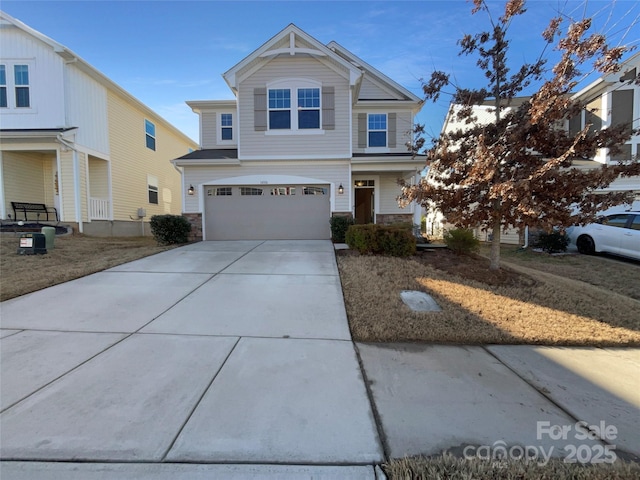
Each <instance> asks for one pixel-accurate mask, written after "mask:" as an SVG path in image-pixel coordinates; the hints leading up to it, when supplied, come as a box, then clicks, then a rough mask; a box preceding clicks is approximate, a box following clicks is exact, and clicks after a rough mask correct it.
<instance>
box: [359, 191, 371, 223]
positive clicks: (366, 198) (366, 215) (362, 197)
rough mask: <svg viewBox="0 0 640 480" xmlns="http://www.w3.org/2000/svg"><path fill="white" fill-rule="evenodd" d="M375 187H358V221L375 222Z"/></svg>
mask: <svg viewBox="0 0 640 480" xmlns="http://www.w3.org/2000/svg"><path fill="white" fill-rule="evenodd" d="M374 190H375V189H374V188H362V187H359V188H356V189H355V194H356V223H358V224H364V223H373V220H374V217H373V214H374V205H375V203H374V201H373V199H374V197H373V195H374Z"/></svg>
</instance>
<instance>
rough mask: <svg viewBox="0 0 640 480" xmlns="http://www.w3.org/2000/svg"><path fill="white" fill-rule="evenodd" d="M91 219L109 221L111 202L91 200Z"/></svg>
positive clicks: (98, 199) (99, 199)
mask: <svg viewBox="0 0 640 480" xmlns="http://www.w3.org/2000/svg"><path fill="white" fill-rule="evenodd" d="M89 217H90V218H91V220H109V200H108V199H105V198H91V199H90V200H89Z"/></svg>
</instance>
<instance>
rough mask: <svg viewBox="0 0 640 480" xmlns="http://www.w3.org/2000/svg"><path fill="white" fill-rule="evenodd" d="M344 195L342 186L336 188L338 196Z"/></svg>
mask: <svg viewBox="0 0 640 480" xmlns="http://www.w3.org/2000/svg"><path fill="white" fill-rule="evenodd" d="M343 193H344V187H343V186H342V184H340V186H339V187H338V195H342V194H343Z"/></svg>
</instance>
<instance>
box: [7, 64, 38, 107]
mask: <svg viewBox="0 0 640 480" xmlns="http://www.w3.org/2000/svg"><path fill="white" fill-rule="evenodd" d="M32 69H33V62H29V61H24V60H15V61H7V62H5V63H3V64H0V108H11V109H13V108H15V109H24V110H26V111H28V112H31V113H35V112H34V111H33V109H32V98H31V96H32V92H31V87H32V85H31V73H32V72H31V70H32Z"/></svg>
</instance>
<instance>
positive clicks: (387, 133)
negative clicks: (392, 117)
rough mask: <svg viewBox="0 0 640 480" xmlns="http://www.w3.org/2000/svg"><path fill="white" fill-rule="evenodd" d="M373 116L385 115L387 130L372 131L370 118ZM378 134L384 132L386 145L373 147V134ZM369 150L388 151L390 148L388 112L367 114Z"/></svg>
mask: <svg viewBox="0 0 640 480" xmlns="http://www.w3.org/2000/svg"><path fill="white" fill-rule="evenodd" d="M372 115H384V125H385V128H384V129H380V128H376V129H372V128H370V117H371V116H372ZM376 132H378V133H379V132H384V145H376V146H372V145H371V143H370V142H371V136H370V134H371V133H376ZM366 148H367V149H376V150H377V151H379V150H380V149H388V148H389V114H388V113H386V112H368V113H367V147H366Z"/></svg>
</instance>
